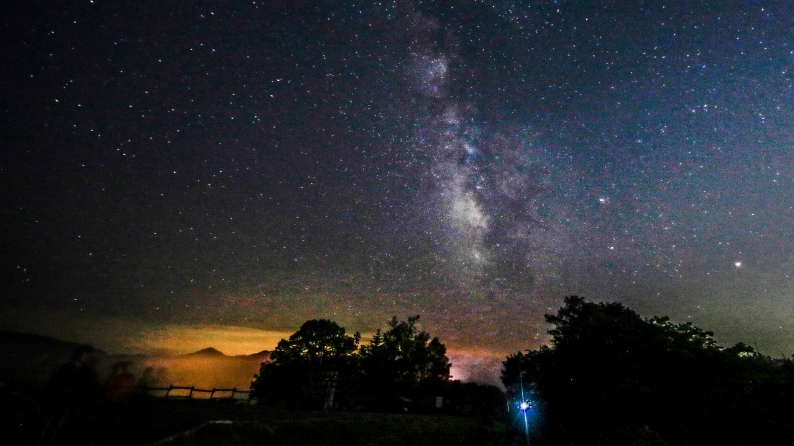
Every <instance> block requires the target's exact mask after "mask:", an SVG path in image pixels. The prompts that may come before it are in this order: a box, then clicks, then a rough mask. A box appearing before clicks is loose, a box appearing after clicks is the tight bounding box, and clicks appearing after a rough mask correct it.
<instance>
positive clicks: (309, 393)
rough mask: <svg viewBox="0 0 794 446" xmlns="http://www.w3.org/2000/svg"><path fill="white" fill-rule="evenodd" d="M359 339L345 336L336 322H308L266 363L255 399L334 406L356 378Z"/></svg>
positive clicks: (256, 379)
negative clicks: (355, 355) (355, 353)
mask: <svg viewBox="0 0 794 446" xmlns="http://www.w3.org/2000/svg"><path fill="white" fill-rule="evenodd" d="M359 339H360V335H359V334H358V333H356V334H355V335H353V336H348V335H347V334H345V329H344V328H343V327H340V326H339V325H338V324H337V323H336V322H333V321H329V320H326V319H314V320H310V321H306V322H305V323H304V324H303V325H302V326H301V327H300V329H299V330H298V331H296V332H295V333H294V334H293V335H292V336H290V337H289V340H287V339H282V340H281V341H279V343H278V345H277V346H276V349H275V350H274V351H273V353H272V354H271V356H270V360H269V361H267V362H263V363H262V366H261V367H260V369H259V373H258V374H257V375H255V376H254V381H253V382H252V383H251V395H252V396H254V397H257V398H260V399H263V400H266V401H280V402H284V403H286V404H288V405H291V404H293V405H298V406H302V407H314V406H318V405H319V407H324V406H325V405H333V404H334V396H335V395H336V392H337V391H338V390H343V389H345V387H346V383H347V381H348V380H349V378H350V377H351V376H352V374H353V370H354V367H355V364H354V361H355V358H354V356H353V353H354V352H355V351H356V350H357V348H358V342H359ZM330 389H333V391H331V390H330ZM331 392H332V393H331ZM340 393H342V392H340Z"/></svg>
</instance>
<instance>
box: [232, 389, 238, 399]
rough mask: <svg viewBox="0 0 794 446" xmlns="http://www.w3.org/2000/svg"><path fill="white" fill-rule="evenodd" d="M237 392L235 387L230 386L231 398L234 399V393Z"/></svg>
mask: <svg viewBox="0 0 794 446" xmlns="http://www.w3.org/2000/svg"><path fill="white" fill-rule="evenodd" d="M236 392H237V387H232V400H234V394H235V393H236Z"/></svg>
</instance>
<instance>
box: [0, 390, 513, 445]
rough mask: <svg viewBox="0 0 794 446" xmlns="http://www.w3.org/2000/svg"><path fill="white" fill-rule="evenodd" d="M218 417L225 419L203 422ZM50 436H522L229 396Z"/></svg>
mask: <svg viewBox="0 0 794 446" xmlns="http://www.w3.org/2000/svg"><path fill="white" fill-rule="evenodd" d="M218 420H223V421H225V422H227V423H223V424H212V423H208V422H210V421H218ZM228 422H231V423H228ZM185 432H187V433H185ZM30 434H32V435H30ZM26 436H27V438H18V439H15V440H13V441H10V442H9V441H7V440H8V438H7V437H5V436H4V435H0V437H5V440H3V439H2V438H0V440H3V441H2V443H3V444H36V441H37V438H36V434H35V432H29V433H27V434H26ZM165 439H167V440H168V441H167V442H166V441H164V440H165ZM56 444H82V445H111V446H142V445H153V444H168V445H179V446H182V445H267V446H281V445H312V446H323V445H346V446H351V445H353V446H355V445H382V446H386V445H395V446H396V445H411V446H423V445H448V444H449V445H472V446H473V445H483V446H487V445H516V444H522V443H521V441H520V437H517V436H516V435H515V433H514V432H512V431H510V430H509V429H508V428H507V425H506V424H505V423H504V422H502V421H501V420H494V419H487V418H482V417H474V416H454V415H434V414H426V415H425V414H421V415H419V414H385V413H384V414H376V413H360V412H323V411H299V410H283V409H277V408H272V407H264V406H256V405H247V404H235V403H234V402H231V401H201V400H181V401H180V400H159V399H150V400H144V401H139V402H135V403H131V404H129V405H126V406H122V407H111V408H108V407H97V408H94V409H93V410H84V411H82V412H81V413H78V414H76V415H75V416H74V417H73V418H72V419H71V420H70V421H69V423H68V425H67V426H66V427H65V428H64V429H63V431H62V432H61V435H60V438H59V441H58V442H57V443H56Z"/></svg>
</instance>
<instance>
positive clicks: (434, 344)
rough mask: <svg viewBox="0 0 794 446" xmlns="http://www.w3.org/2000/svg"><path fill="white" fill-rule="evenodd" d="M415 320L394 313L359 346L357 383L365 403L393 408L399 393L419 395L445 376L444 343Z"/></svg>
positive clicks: (441, 380) (430, 388)
mask: <svg viewBox="0 0 794 446" xmlns="http://www.w3.org/2000/svg"><path fill="white" fill-rule="evenodd" d="M418 320H419V316H411V317H409V318H408V320H407V321H398V320H397V317H396V316H394V317H392V319H391V321H389V322H388V327H389V328H388V329H387V330H386V331H385V332H383V333H381V332H380V330H378V332H377V333H376V334H375V336H374V337H373V339H372V341H371V342H370V343H369V345H365V346H362V347H361V351H360V353H359V360H360V370H361V375H360V376H359V385H360V388H361V395H362V396H363V399H364V403H365V405H367V406H370V407H374V408H376V407H381V408H386V409H394V406H395V405H399V404H400V401H399V398H400V397H402V398H409V399H415V398H417V397H421V396H423V395H424V394H426V393H427V392H431V390H432V388H433V387H434V386H435V385H437V384H439V383H442V382H444V381H446V380H448V379H449V369H450V366H451V364H450V363H449V359H448V358H447V356H446V352H447V349H446V346H445V345H444V344H442V343H441V341H439V340H438V338H432V339H431V338H430V334H428V333H427V332H425V331H421V330H419V328H418V327H417V325H416V322H417V321H418ZM424 396H426V395H424Z"/></svg>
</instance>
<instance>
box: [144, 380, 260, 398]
mask: <svg viewBox="0 0 794 446" xmlns="http://www.w3.org/2000/svg"><path fill="white" fill-rule="evenodd" d="M136 390H137V391H139V392H140V393H141V394H143V395H146V396H151V397H155V398H165V399H188V400H189V399H198V400H212V399H215V400H247V399H249V396H250V394H251V391H250V390H238V389H237V388H236V387H234V388H231V389H218V388H213V389H197V388H196V387H195V386H190V387H185V386H175V385H173V384H172V385H170V386H168V387H148V386H136Z"/></svg>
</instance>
